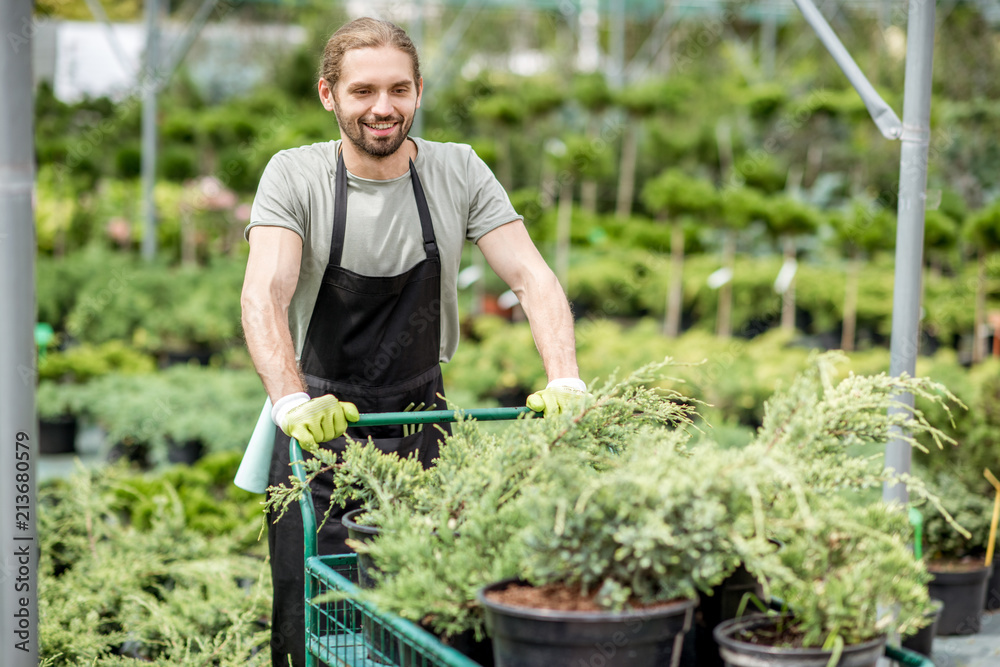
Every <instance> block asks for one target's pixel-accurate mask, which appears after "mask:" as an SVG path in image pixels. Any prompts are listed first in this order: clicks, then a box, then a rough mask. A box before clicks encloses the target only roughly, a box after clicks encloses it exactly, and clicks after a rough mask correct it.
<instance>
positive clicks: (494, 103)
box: [473, 87, 526, 189]
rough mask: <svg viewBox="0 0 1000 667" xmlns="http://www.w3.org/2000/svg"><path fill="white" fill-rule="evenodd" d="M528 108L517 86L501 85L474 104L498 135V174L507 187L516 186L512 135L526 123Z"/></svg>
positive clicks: (476, 114) (486, 122)
mask: <svg viewBox="0 0 1000 667" xmlns="http://www.w3.org/2000/svg"><path fill="white" fill-rule="evenodd" d="M525 113H526V109H525V107H524V105H523V104H522V103H521V100H519V99H518V97H517V95H516V93H515V91H514V90H511V89H508V88H507V87H504V88H500V89H497V90H495V91H494V92H493V94H492V95H490V96H489V97H486V98H484V99H482V100H480V101H479V103H478V104H476V105H475V107H473V114H474V115H475V116H476V118H477V119H479V120H480V121H482V122H483V123H484V124H485V125H486V126H487V127H488V128H489V129H490V130H491V132H490V134H492V135H493V136H495V137H496V138H497V139H496V148H497V178H498V179H499V180H500V183H501V184H502V185H503V186H504V187H505V188H507V189H512V188H513V187H514V165H513V160H512V156H511V149H510V144H511V135H512V134H513V133H514V132H515V131H516V130H518V129H519V128H521V127H522V126H523V124H524V118H525Z"/></svg>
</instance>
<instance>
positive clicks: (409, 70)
mask: <svg viewBox="0 0 1000 667" xmlns="http://www.w3.org/2000/svg"><path fill="white" fill-rule="evenodd" d="M404 79H409V80H411V81H412V80H413V61H412V60H411V59H410V56H409V54H407V53H406V52H404V51H400V50H399V49H397V48H396V47H394V46H377V47H366V48H363V49H351V50H350V51H348V52H347V53H345V54H344V60H343V61H342V63H341V68H340V83H341V84H343V85H345V86H349V85H351V84H352V83H360V82H364V83H375V84H377V83H386V84H392V83H397V82H399V81H403V80H404Z"/></svg>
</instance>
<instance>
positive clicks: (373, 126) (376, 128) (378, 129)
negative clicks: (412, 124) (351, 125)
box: [362, 121, 399, 137]
mask: <svg viewBox="0 0 1000 667" xmlns="http://www.w3.org/2000/svg"><path fill="white" fill-rule="evenodd" d="M398 124H399V123H397V122H395V121H379V122H377V123H362V125H364V126H365V127H366V128H368V131H369V132H371V133H372V134H374V135H375V136H376V137H387V136H389V135H390V134H392V133H393V131H394V130H395V129H396V126H397V125H398Z"/></svg>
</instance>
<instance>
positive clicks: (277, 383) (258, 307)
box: [242, 294, 306, 403]
mask: <svg viewBox="0 0 1000 667" xmlns="http://www.w3.org/2000/svg"><path fill="white" fill-rule="evenodd" d="M242 305H243V331H244V333H245V336H246V342H247V349H248V350H249V351H250V358H251V359H252V360H253V364H254V367H255V368H256V369H257V374H258V375H260V379H261V381H262V382H263V383H264V389H265V390H266V391H267V395H268V396H270V397H271V402H272V403H273V402H275V401H277V400H278V399H279V398H281V397H282V396H287V395H289V394H294V393H297V392H302V391H305V390H306V385H305V382H304V380H303V379H302V375H301V373H300V371H299V366H298V364H297V363H296V361H295V348H294V345H293V344H292V335H291V332H290V331H289V328H288V309H287V307H285V308H282V307H280V306H279V305H278V304H275V303H274V302H273V301H272V300H270V299H266V298H260V297H257V296H256V295H247V294H244V296H243V299H242Z"/></svg>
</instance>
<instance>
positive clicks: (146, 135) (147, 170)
mask: <svg viewBox="0 0 1000 667" xmlns="http://www.w3.org/2000/svg"><path fill="white" fill-rule="evenodd" d="M159 13H160V1H159V0H146V65H145V67H143V71H142V76H141V77H140V80H141V82H142V221H143V227H142V229H143V231H142V257H143V259H145V260H147V261H151V260H152V259H153V258H154V257H156V203H155V202H154V201H153V188H154V186H155V185H156V134H157V133H156V96H157V92H158V91H159V87H160V82H159V75H158V66H159V63H160V29H159V25H158V22H159V18H160V17H159Z"/></svg>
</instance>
